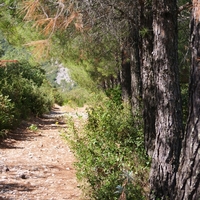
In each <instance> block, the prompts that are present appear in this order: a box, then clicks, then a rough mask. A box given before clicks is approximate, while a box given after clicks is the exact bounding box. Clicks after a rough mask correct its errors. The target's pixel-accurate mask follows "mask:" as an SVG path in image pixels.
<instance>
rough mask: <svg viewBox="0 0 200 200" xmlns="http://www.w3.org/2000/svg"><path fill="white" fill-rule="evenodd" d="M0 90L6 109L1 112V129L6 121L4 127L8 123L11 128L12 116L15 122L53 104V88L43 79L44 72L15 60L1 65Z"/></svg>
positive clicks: (39, 113) (42, 111)
mask: <svg viewBox="0 0 200 200" xmlns="http://www.w3.org/2000/svg"><path fill="white" fill-rule="evenodd" d="M0 93H1V94H2V97H1V101H2V106H3V105H5V104H6V109H7V110H6V111H4V110H3V109H2V111H1V115H2V116H1V117H2V118H1V120H3V119H4V121H2V122H1V123H3V124H4V125H2V127H0V130H1V129H2V128H3V127H5V124H7V125H6V127H8V124H9V127H12V124H13V123H11V121H12V118H14V119H15V121H16V122H17V121H20V119H25V118H27V117H28V116H30V115H31V114H34V115H41V114H43V113H45V112H48V111H49V110H50V109H51V107H52V106H53V104H54V96H53V90H52V88H51V86H50V85H49V83H48V82H47V81H46V80H45V76H44V73H43V71H42V70H40V68H39V67H34V66H31V65H30V64H28V63H15V64H11V65H8V66H6V67H2V68H0ZM11 111H12V112H11ZM5 113H7V114H6V115H5ZM5 116H6V117H5ZM7 119H9V120H10V121H9V120H7Z"/></svg>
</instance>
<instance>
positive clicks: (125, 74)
mask: <svg viewBox="0 0 200 200" xmlns="http://www.w3.org/2000/svg"><path fill="white" fill-rule="evenodd" d="M121 60H122V63H121V72H120V80H121V84H120V85H121V89H122V99H123V101H127V102H128V101H130V98H131V69H130V52H129V46H128V44H127V42H125V44H123V47H122V49H121Z"/></svg>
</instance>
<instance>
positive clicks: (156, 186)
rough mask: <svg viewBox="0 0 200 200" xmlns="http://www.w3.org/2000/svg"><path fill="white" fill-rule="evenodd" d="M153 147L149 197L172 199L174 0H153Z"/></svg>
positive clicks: (177, 117)
mask: <svg viewBox="0 0 200 200" xmlns="http://www.w3.org/2000/svg"><path fill="white" fill-rule="evenodd" d="M152 3H153V4H152V9H153V32H154V49H153V59H154V60H153V62H154V75H155V86H156V91H155V92H156V113H155V114H156V117H155V119H156V120H155V131H156V140H155V149H154V153H153V157H152V166H151V172H150V190H151V191H150V192H151V195H150V199H173V196H172V195H173V192H174V187H175V184H176V172H177V169H178V164H179V155H180V148H181V146H180V141H181V136H182V116H181V102H180V89H179V79H178V62H177V5H176V0H153V2H152Z"/></svg>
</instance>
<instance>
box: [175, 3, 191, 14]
mask: <svg viewBox="0 0 200 200" xmlns="http://www.w3.org/2000/svg"><path fill="white" fill-rule="evenodd" d="M191 7H192V2H191V1H190V2H187V3H186V4H184V5H182V6H180V7H179V8H178V13H181V12H182V11H184V10H187V9H189V8H191Z"/></svg>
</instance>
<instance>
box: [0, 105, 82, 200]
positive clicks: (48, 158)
mask: <svg viewBox="0 0 200 200" xmlns="http://www.w3.org/2000/svg"><path fill="white" fill-rule="evenodd" d="M64 113H66V114H68V115H70V116H72V117H74V118H76V116H77V114H78V115H83V117H86V114H85V109H84V108H80V109H76V110H75V109H72V108H69V107H66V106H63V107H60V106H58V105H56V106H55V107H54V109H53V110H52V112H51V113H50V114H48V115H45V116H44V117H43V118H32V119H31V120H28V121H24V122H23V123H22V124H21V125H20V126H19V128H17V129H15V130H13V131H11V132H9V133H8V134H7V137H6V138H5V139H4V140H1V141H0V200H65V199H69V200H80V199H82V197H81V196H82V195H81V190H80V189H79V187H78V186H79V184H78V182H77V179H76V171H75V169H74V162H75V161H76V160H75V157H74V155H73V153H72V152H71V150H70V148H69V146H68V145H67V143H66V141H65V140H64V139H63V138H62V137H61V132H62V131H63V130H64V129H67V123H66V120H63V118H62V119H61V118H60V117H57V116H60V115H63V114H64ZM31 125H32V126H31ZM30 127H32V129H33V128H34V127H35V128H36V129H37V130H36V131H33V130H32V129H30Z"/></svg>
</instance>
